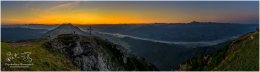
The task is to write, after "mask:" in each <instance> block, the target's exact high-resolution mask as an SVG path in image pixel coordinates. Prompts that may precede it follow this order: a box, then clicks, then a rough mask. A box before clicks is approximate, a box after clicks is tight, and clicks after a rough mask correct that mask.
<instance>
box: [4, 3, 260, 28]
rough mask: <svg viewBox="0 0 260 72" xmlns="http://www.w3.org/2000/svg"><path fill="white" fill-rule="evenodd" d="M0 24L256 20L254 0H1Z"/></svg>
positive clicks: (233, 21) (256, 11) (238, 21)
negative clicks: (106, 0)
mask: <svg viewBox="0 0 260 72" xmlns="http://www.w3.org/2000/svg"><path fill="white" fill-rule="evenodd" d="M1 4H2V7H1V20H2V22H1V23H2V24H61V23H73V24H122V23H129V24H131V23H157V22H160V23H187V22H191V21H202V22H228V23H245V24H250V23H258V20H259V18H258V16H259V15H258V14H259V12H258V11H259V10H258V9H259V6H258V2H257V1H251V2H246V1H242V2H239V1H230V2H229V1H204V2H203V1H197V2H193V1H183V2H180V1H157V2H151V1H150V2H147V1H146V2H145V1H144V2H141V1H138V2H136V1H122V2H115V1H114V2H104V1H102V2H93V1H23V2H19V1H12V2H7V1H3V2H2V3H1Z"/></svg>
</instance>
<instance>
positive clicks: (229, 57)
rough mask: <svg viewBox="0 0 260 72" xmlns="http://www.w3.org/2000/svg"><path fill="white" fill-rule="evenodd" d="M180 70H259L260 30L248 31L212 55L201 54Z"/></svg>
mask: <svg viewBox="0 0 260 72" xmlns="http://www.w3.org/2000/svg"><path fill="white" fill-rule="evenodd" d="M179 70H216V71H221V70H230V71H234V70H244V71H256V70H259V32H254V33H248V34H246V35H244V36H242V37H240V38H239V39H237V40H234V41H232V42H231V43H230V44H229V45H228V46H226V47H224V48H222V49H220V50H218V51H217V52H215V53H213V54H211V55H200V56H198V57H194V58H192V59H190V60H189V61H187V62H186V63H185V64H182V65H180V68H179Z"/></svg>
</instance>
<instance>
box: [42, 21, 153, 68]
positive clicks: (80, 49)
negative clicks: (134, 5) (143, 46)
mask: <svg viewBox="0 0 260 72" xmlns="http://www.w3.org/2000/svg"><path fill="white" fill-rule="evenodd" d="M44 38H47V40H46V42H45V43H43V47H44V48H47V49H48V50H50V51H51V52H55V53H60V54H62V55H64V56H65V57H66V58H67V59H70V61H71V62H72V63H73V64H74V65H75V66H77V67H78V68H79V69H80V70H84V71H86V70H87V71H93V70H94V71H96V70H101V71H104V70H109V71H115V70H157V68H156V67H155V66H154V65H152V64H150V63H147V62H145V60H144V59H143V58H140V57H137V56H135V55H132V54H130V53H128V51H127V49H126V48H124V47H122V46H120V45H117V44H113V43H111V42H109V41H108V40H102V39H101V38H99V37H96V36H86V35H85V32H83V31H81V30H80V29H79V28H78V27H76V26H73V25H71V24H63V25H60V26H59V27H57V28H56V29H54V30H51V31H49V32H47V33H46V34H45V35H44Z"/></svg>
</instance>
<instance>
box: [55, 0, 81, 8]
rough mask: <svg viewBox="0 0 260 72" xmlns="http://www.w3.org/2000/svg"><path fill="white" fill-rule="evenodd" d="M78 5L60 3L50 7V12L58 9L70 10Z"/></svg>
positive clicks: (76, 2) (75, 3)
mask: <svg viewBox="0 0 260 72" xmlns="http://www.w3.org/2000/svg"><path fill="white" fill-rule="evenodd" d="M79 3H80V2H79V1H75V2H65V3H61V4H58V5H55V6H53V7H51V8H50V10H55V9H60V8H72V7H75V6H76V5H77V4H79Z"/></svg>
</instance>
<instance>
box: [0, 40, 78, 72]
mask: <svg viewBox="0 0 260 72" xmlns="http://www.w3.org/2000/svg"><path fill="white" fill-rule="evenodd" d="M1 49H2V51H1V52H2V53H1V56H2V57H1V59H2V60H1V64H2V70H78V69H77V68H76V66H74V65H73V64H72V63H71V62H70V61H69V60H68V59H66V58H65V57H64V56H63V55H61V54H59V53H53V52H50V51H48V50H47V49H46V48H43V47H42V46H41V42H37V41H30V42H29V41H27V42H26V41H24V42H15V43H11V42H1ZM8 52H11V53H12V54H14V53H23V52H31V55H30V57H31V58H32V59H33V61H32V63H33V64H34V65H32V66H29V67H28V68H10V67H9V66H7V65H5V63H9V62H7V60H6V59H7V55H6V54H7V53H8ZM11 63H26V62H23V61H22V60H13V61H11Z"/></svg>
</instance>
